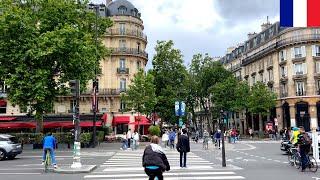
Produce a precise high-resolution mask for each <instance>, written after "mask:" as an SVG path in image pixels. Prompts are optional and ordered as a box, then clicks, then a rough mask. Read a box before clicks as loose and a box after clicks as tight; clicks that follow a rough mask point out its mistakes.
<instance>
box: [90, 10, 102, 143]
mask: <svg viewBox="0 0 320 180" xmlns="http://www.w3.org/2000/svg"><path fill="white" fill-rule="evenodd" d="M90 6H92V7H94V9H95V13H96V21H95V44H96V54H95V55H96V61H95V64H94V79H93V86H92V89H93V90H92V91H93V95H92V96H93V98H92V111H93V134H92V147H93V148H94V147H96V142H97V141H96V139H97V137H96V131H97V127H96V121H97V106H98V99H97V91H98V81H97V62H98V61H99V59H98V52H97V51H98V12H99V7H100V6H99V5H96V4H90Z"/></svg>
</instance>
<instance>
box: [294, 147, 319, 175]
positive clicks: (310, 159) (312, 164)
mask: <svg viewBox="0 0 320 180" xmlns="http://www.w3.org/2000/svg"><path fill="white" fill-rule="evenodd" d="M297 155H298V156H296V159H295V165H296V168H297V169H300V167H301V166H302V162H301V156H300V153H299V152H298V153H297ZM307 160H308V161H307V164H306V167H308V168H309V170H310V171H311V172H317V170H318V163H317V161H316V159H315V158H314V157H313V156H311V155H309V154H308V155H307Z"/></svg>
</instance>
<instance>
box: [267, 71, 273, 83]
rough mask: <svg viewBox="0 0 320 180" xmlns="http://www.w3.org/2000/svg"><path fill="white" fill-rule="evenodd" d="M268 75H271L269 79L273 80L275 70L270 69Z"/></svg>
mask: <svg viewBox="0 0 320 180" xmlns="http://www.w3.org/2000/svg"><path fill="white" fill-rule="evenodd" d="M268 77H269V81H273V70H272V69H270V70H268Z"/></svg>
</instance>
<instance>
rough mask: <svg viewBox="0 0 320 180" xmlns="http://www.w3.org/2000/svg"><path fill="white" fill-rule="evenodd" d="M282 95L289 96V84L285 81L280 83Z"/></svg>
mask: <svg viewBox="0 0 320 180" xmlns="http://www.w3.org/2000/svg"><path fill="white" fill-rule="evenodd" d="M280 96H281V97H287V96H288V91H287V85H286V84H285V83H281V84H280Z"/></svg>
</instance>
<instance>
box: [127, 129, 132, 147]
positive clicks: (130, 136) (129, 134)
mask: <svg viewBox="0 0 320 180" xmlns="http://www.w3.org/2000/svg"><path fill="white" fill-rule="evenodd" d="M131 138H132V133H131V129H129V130H128V132H127V140H128V148H131Z"/></svg>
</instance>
